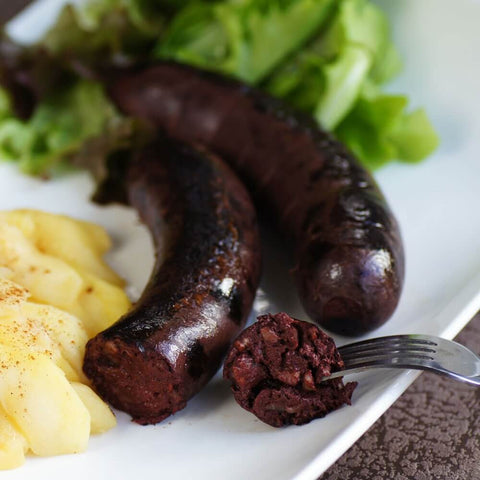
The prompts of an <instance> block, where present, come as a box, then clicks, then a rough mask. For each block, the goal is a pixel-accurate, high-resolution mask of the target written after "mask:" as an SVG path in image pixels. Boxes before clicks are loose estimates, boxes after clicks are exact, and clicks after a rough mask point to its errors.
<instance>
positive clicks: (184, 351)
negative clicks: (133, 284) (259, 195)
mask: <svg viewBox="0 0 480 480" xmlns="http://www.w3.org/2000/svg"><path fill="white" fill-rule="evenodd" d="M126 185H127V193H128V197H129V201H130V204H131V205H132V206H133V207H134V208H136V209H137V210H138V212H139V213H140V216H141V218H142V220H143V221H144V222H145V224H146V225H147V226H148V227H149V229H150V231H151V233H152V237H153V240H154V244H155V249H156V251H157V252H158V253H160V252H162V254H158V255H157V260H156V262H155V265H154V269H153V271H152V274H151V278H150V280H149V282H148V284H147V286H146V288H145V290H144V292H143V294H142V296H141V298H140V299H139V301H138V302H137V303H136V305H135V306H134V308H133V310H131V311H130V312H129V313H127V314H126V315H125V316H123V317H122V318H121V319H120V320H119V321H118V322H117V323H115V324H114V325H113V326H112V327H110V328H109V329H107V330H105V331H104V332H102V333H100V334H99V335H97V336H96V337H95V338H93V339H92V340H90V341H89V342H88V344H87V348H86V354H85V360H84V371H85V373H86V375H87V376H88V377H89V378H90V379H91V380H92V383H93V386H94V387H95V389H96V390H97V391H98V392H99V393H100V395H101V396H102V397H103V398H104V399H106V400H107V401H108V402H110V403H111V404H112V405H113V406H114V407H116V408H119V409H121V410H124V411H126V412H127V413H129V414H130V415H132V417H133V419H134V420H135V421H137V422H138V423H141V424H147V423H157V422H159V421H161V420H163V419H164V418H165V417H167V416H169V415H171V414H172V413H174V412H176V411H178V410H180V409H182V408H184V407H185V405H186V402H187V400H188V399H189V398H191V397H192V396H193V395H194V394H196V393H197V392H198V391H199V390H200V389H201V388H202V387H203V386H204V385H205V384H206V383H207V382H208V380H210V378H211V377H212V376H213V375H214V373H215V372H216V371H217V370H218V368H219V367H220V365H221V362H222V360H223V357H224V355H225V353H226V351H227V349H228V347H229V345H230V343H231V341H232V340H233V338H234V337H235V336H236V335H237V334H238V332H239V331H240V330H241V329H242V327H243V326H244V324H245V322H246V319H247V316H248V314H249V312H250V309H251V306H252V302H253V298H254V295H255V291H256V289H257V286H258V282H259V277H260V263H261V259H260V253H259V252H260V246H259V238H258V230H257V223H256V215H255V210H254V208H253V205H252V204H251V200H250V197H249V195H248V193H247V191H246V190H245V188H244V187H243V185H242V184H241V183H240V182H239V180H238V179H237V178H236V176H235V175H234V174H233V172H232V171H231V170H230V169H229V167H228V166H227V165H225V164H223V163H222V162H221V161H220V160H219V159H218V158H217V157H215V156H212V155H208V154H206V153H204V152H201V151H199V150H198V149H196V148H193V147H189V146H186V145H183V144H179V143H178V142H172V141H167V140H166V139H161V140H158V141H156V142H155V143H153V144H151V145H149V146H147V147H145V148H144V149H143V150H141V151H140V152H139V153H137V154H136V156H135V158H134V159H133V161H132V162H130V165H129V167H128V171H127V179H126Z"/></svg>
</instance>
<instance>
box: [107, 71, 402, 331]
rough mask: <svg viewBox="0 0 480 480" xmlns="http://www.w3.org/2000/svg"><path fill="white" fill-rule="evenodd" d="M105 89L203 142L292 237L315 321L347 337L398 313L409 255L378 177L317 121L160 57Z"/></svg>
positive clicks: (177, 133)
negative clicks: (221, 159) (375, 177)
mask: <svg viewBox="0 0 480 480" xmlns="http://www.w3.org/2000/svg"><path fill="white" fill-rule="evenodd" d="M108 83H109V85H108V91H109V93H110V96H111V98H112V99H113V101H114V102H115V103H116V104H117V106H118V107H119V108H120V109H121V110H122V111H123V112H125V113H127V114H129V115H133V116H137V117H140V118H142V119H144V120H147V121H149V122H151V123H152V124H154V125H156V126H158V127H162V128H163V129H165V130H166V131H167V132H168V133H169V134H170V135H172V136H174V137H176V138H178V139H182V140H185V141H194V142H200V143H202V144H204V145H206V146H207V147H208V148H209V149H210V150H212V151H214V152H216V153H218V154H219V155H220V156H221V157H222V158H224V159H225V160H226V161H227V162H229V163H230V165H231V166H232V167H233V168H234V169H235V170H237V172H238V173H239V174H240V175H241V177H242V178H243V180H244V182H245V183H246V184H247V185H248V186H249V188H250V189H251V191H252V192H253V194H254V195H255V197H256V200H257V202H258V203H259V204H261V206H262V207H266V208H267V210H268V211H269V213H270V215H269V216H270V217H272V218H276V219H277V220H278V225H279V226H280V229H281V230H282V231H283V232H284V233H285V235H286V236H287V238H289V239H291V240H292V241H293V242H292V243H293V246H294V247H293V248H294V251H295V256H296V267H295V268H294V272H295V277H296V282H297V286H298V291H299V295H300V298H301V300H302V302H303V304H304V307H305V309H306V311H307V313H308V314H309V315H310V317H311V318H312V319H314V320H316V321H317V322H318V323H319V324H320V325H322V326H323V327H325V328H326V329H328V330H330V331H333V332H337V333H342V334H346V335H357V334H361V333H364V332H367V331H369V330H372V329H374V328H376V327H378V326H379V325H381V324H382V323H383V322H385V321H386V320H387V319H388V318H389V317H390V316H391V314H392V313H393V311H394V310H395V308H396V305H397V303H398V300H399V297H400V293H401V290H402V284H403V276H404V255H403V247H402V241H401V238H400V232H399V228H398V225H397V222H396V220H395V218H394V216H393V214H392V212H391V211H390V209H389V207H388V205H387V203H386V201H385V199H384V197H383V195H382V193H381V192H380V190H379V188H378V187H377V185H376V183H375V181H374V179H373V178H372V176H371V175H370V174H369V173H368V172H367V171H366V170H365V169H364V168H362V167H361V166H360V164H359V163H358V161H357V160H356V159H355V158H354V157H353V155H352V154H351V153H350V152H349V151H348V150H347V149H346V148H345V147H344V146H343V145H342V144H341V143H340V142H338V141H336V140H335V139H334V138H333V137H332V136H331V135H329V134H327V133H326V132H323V131H321V130H319V129H318V127H317V126H316V125H315V124H314V122H313V120H312V119H310V118H308V117H304V116H301V115H298V114H296V113H292V112H291V111H290V110H288V108H287V107H286V106H285V105H283V104H282V103H280V102H279V101H277V100H274V99H272V98H271V97H268V96H266V95H265V94H263V93H261V92H259V91H258V90H255V89H252V88H249V87H247V86H245V85H243V84H241V83H239V82H236V81H233V80H229V79H225V78H223V77H221V76H219V75H215V74H212V73H207V72H203V71H200V70H197V69H194V68H192V67H187V66H183V65H179V64H175V63H170V62H164V63H158V64H155V65H153V66H148V67H143V68H138V69H137V70H130V71H125V72H123V73H117V74H116V75H115V77H114V78H113V79H112V80H110V82H108Z"/></svg>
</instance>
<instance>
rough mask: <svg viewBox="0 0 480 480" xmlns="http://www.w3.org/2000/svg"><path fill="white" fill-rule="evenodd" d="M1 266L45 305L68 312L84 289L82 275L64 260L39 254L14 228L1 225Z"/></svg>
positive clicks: (12, 278)
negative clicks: (10, 271)
mask: <svg viewBox="0 0 480 480" xmlns="http://www.w3.org/2000/svg"><path fill="white" fill-rule="evenodd" d="M0 264H2V265H3V266H5V267H8V268H9V269H11V270H12V272H13V273H12V276H11V280H13V281H14V282H15V283H18V284H20V285H22V286H23V287H25V288H27V289H28V290H29V291H30V293H31V295H32V297H33V298H35V299H38V300H40V301H41V302H42V303H47V304H50V305H55V306H56V307H58V308H62V309H63V310H67V311H68V307H70V306H71V305H72V304H76V301H77V298H78V296H79V295H80V292H81V290H82V287H83V280H82V277H81V276H80V274H79V273H78V272H77V271H75V269H74V268H73V267H71V266H70V265H68V264H67V263H65V262H64V261H63V260H59V259H58V258H55V257H52V256H51V255H46V254H43V253H41V252H39V251H38V250H37V249H36V248H35V246H33V245H32V244H31V243H30V242H29V241H28V240H27V239H26V238H25V237H24V236H23V234H22V232H21V231H20V230H19V229H18V228H16V227H14V226H11V225H7V224H5V223H0Z"/></svg>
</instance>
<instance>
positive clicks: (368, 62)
mask: <svg viewBox="0 0 480 480" xmlns="http://www.w3.org/2000/svg"><path fill="white" fill-rule="evenodd" d="M400 69H401V62H400V59H399V55H398V53H397V51H396V49H395V47H394V45H393V43H392V41H391V38H390V31H389V25H388V22H387V20H386V18H385V16H384V14H383V12H382V11H381V10H380V9H379V8H378V7H376V6H375V5H374V4H372V3H370V2H369V1H368V0H343V1H341V2H338V3H337V5H336V11H335V14H334V15H333V16H332V17H331V18H330V21H329V24H328V26H327V28H325V29H323V30H322V31H320V32H319V33H318V34H317V36H316V37H315V38H314V39H313V40H312V41H311V42H310V43H309V45H308V46H307V47H306V48H304V49H302V50H300V51H298V52H297V53H296V55H294V56H293V57H292V58H290V59H289V60H288V61H287V62H285V63H283V64H282V65H281V66H280V67H279V68H278V69H277V70H276V71H275V72H274V74H273V75H271V76H270V77H269V78H268V79H267V80H266V82H265V83H264V87H265V88H266V89H267V90H269V91H270V92H271V93H272V94H273V95H275V96H278V97H282V98H284V99H285V100H287V101H288V102H289V103H291V104H292V105H294V106H296V107H297V108H299V109H301V110H304V111H306V112H308V113H310V114H312V115H313V116H314V117H315V119H316V120H317V122H318V123H319V124H320V125H321V126H322V127H323V128H325V129H327V130H332V131H334V133H335V134H336V135H337V136H338V137H339V138H340V139H341V140H342V141H343V142H344V143H346V145H347V146H348V147H349V148H350V149H351V150H352V151H354V153H356V155H357V156H358V157H359V158H360V160H361V161H362V162H363V163H364V164H365V165H366V166H367V167H369V168H372V169H373V168H378V167H380V166H381V165H384V164H385V163H387V162H389V161H391V160H394V159H397V160H401V161H407V162H413V161H420V160H421V159H423V158H425V157H426V156H428V155H429V154H430V153H432V151H433V150H434V149H435V148H436V146H437V145H438V137H437V135H436V133H435V131H434V129H433V127H432V125H431V123H430V122H429V120H428V117H427V115H426V113H425V112H424V111H422V110H419V111H416V112H413V113H407V111H406V108H407V103H408V100H407V98H406V97H405V96H402V95H388V94H385V93H382V91H381V86H382V85H383V84H384V83H386V82H387V81H389V80H391V79H392V78H393V77H394V76H395V75H397V74H398V73H399V71H400Z"/></svg>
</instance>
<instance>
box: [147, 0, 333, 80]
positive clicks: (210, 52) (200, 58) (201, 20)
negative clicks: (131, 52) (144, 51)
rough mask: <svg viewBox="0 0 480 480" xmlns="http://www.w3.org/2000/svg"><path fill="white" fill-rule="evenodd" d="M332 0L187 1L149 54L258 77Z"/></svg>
mask: <svg viewBox="0 0 480 480" xmlns="http://www.w3.org/2000/svg"><path fill="white" fill-rule="evenodd" d="M333 6H334V1H333V0H295V1H293V0H236V1H235V0H230V1H223V2H215V3H209V2H193V3H191V4H189V5H188V6H187V7H186V8H185V9H183V10H181V11H180V12H179V13H178V15H177V16H175V17H174V19H173V20H172V22H171V24H170V25H169V28H168V30H167V32H166V34H165V36H164V37H163V39H162V40H161V41H160V42H159V43H158V46H157V48H156V49H155V52H154V55H155V56H156V57H159V58H173V59H175V60H178V61H183V62H187V63H191V64H194V65H196V66H200V67H204V68H207V69H213V70H216V71H220V72H222V73H226V74H228V75H231V76H234V77H237V78H239V79H241V80H243V81H245V82H248V83H257V82H259V81H260V80H262V79H263V78H264V77H265V76H266V75H267V74H268V73H270V72H271V71H272V69H273V68H274V67H275V66H277V64H278V63H279V62H280V61H282V60H283V59H284V58H285V57H286V56H288V55H289V54H290V53H292V52H293V51H295V50H296V49H298V48H299V47H301V46H302V45H303V44H304V43H305V42H306V41H307V40H308V39H309V38H310V37H311V35H312V34H313V33H314V32H315V31H316V30H317V29H318V28H319V27H320V26H321V25H322V24H323V23H324V22H325V20H326V19H327V18H328V16H329V14H330V12H331V11H332V8H333Z"/></svg>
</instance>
